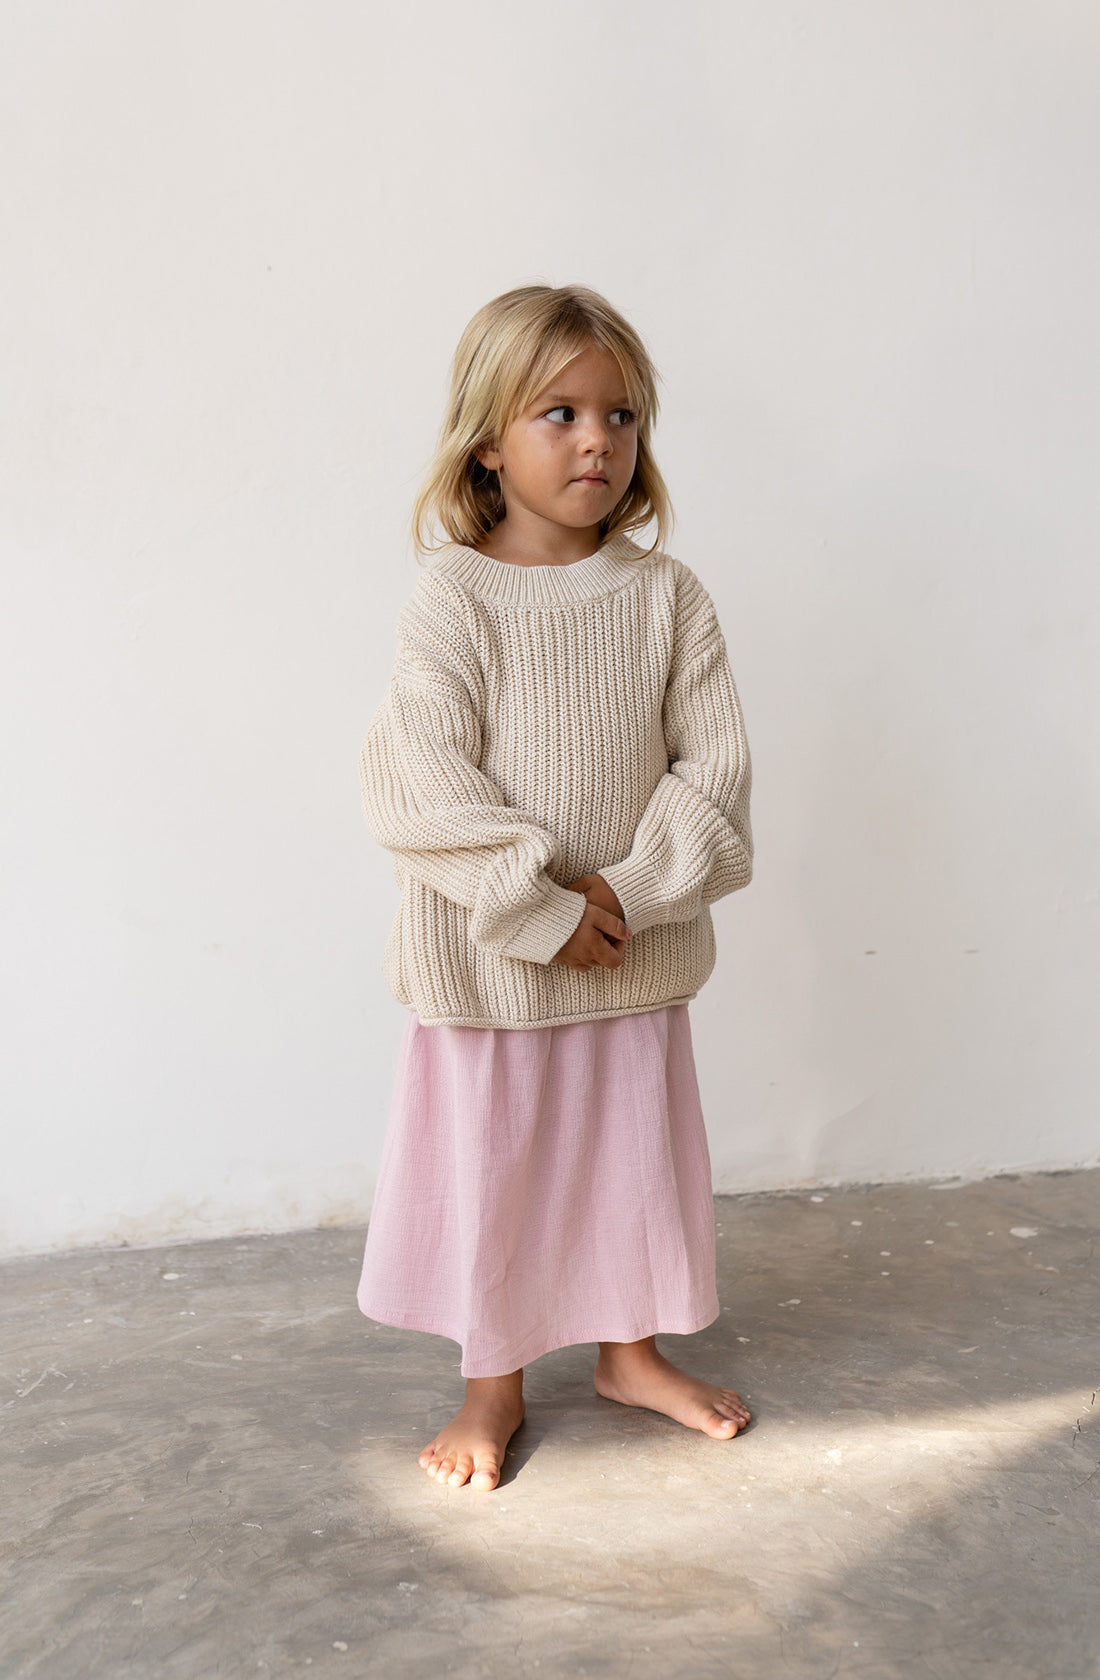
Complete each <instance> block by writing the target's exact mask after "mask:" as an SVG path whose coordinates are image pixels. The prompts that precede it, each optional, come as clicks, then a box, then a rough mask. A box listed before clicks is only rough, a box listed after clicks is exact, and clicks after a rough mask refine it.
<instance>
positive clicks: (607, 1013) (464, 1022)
mask: <svg viewBox="0 0 1100 1680" xmlns="http://www.w3.org/2000/svg"><path fill="white" fill-rule="evenodd" d="M698 996H699V992H698V990H696V991H694V992H685V993H684V994H683V996H682V997H671V998H665V999H664V1000H663V1002H661V1003H639V1004H638V1005H636V1007H635V1008H633V1009H597V1010H582V1011H581V1012H580V1013H579V1014H575V1015H548V1016H546V1017H544V1018H542V1019H540V1020H534V1021H493V1020H486V1019H485V1017H484V1016H483V1015H422V1014H421V1013H420V1011H419V1009H417V1007H416V1005H415V1004H408V1005H407V1006H406V1007H407V1008H408V1010H409V1012H410V1014H413V1015H415V1016H416V1017H417V1019H418V1020H419V1022H420V1025H421V1026H422V1027H486V1028H493V1029H499V1030H500V1031H503V1032H533V1031H535V1030H536V1029H537V1028H540V1027H568V1026H572V1025H573V1023H574V1022H576V1021H611V1020H614V1019H615V1018H616V1016H619V1015H649V1014H652V1013H653V1011H654V1010H657V1009H671V1008H672V1007H673V1005H674V1004H678V1003H690V1002H691V1001H692V999H693V998H697V997H698ZM605 1339H606V1338H605Z"/></svg>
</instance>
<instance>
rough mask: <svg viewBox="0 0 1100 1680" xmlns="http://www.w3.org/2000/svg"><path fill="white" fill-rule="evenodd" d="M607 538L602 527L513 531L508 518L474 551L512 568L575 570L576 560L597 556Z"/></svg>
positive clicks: (488, 534)
mask: <svg viewBox="0 0 1100 1680" xmlns="http://www.w3.org/2000/svg"><path fill="white" fill-rule="evenodd" d="M602 541H603V538H602V536H601V533H600V527H599V526H598V525H591V526H587V525H586V526H584V527H582V528H581V529H580V530H576V531H574V530H567V529H566V528H565V527H563V526H558V527H556V529H555V530H554V531H553V532H546V533H543V532H536V531H523V530H519V529H516V530H512V529H510V528H509V525H508V520H507V517H505V518H504V519H502V520H500V522H499V523H498V524H496V525H494V526H493V528H492V530H491V531H489V532H487V533H486V535H485V536H484V537H483V538H482V540H481V541H480V542H479V543H475V544H474V547H475V548H476V549H477V552H478V553H479V554H487V555H488V556H489V558H490V559H491V560H504V561H507V563H508V564H509V565H511V566H571V565H572V564H573V562H574V561H576V560H587V559H588V556H589V555H590V554H595V552H596V550H597V549H598V548H599V547H600V545H601V543H602Z"/></svg>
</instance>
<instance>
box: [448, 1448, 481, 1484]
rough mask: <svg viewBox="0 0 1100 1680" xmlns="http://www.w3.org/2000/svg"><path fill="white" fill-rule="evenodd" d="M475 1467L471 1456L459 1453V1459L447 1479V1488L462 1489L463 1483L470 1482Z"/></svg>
mask: <svg viewBox="0 0 1100 1680" xmlns="http://www.w3.org/2000/svg"><path fill="white" fill-rule="evenodd" d="M473 1467H474V1461H473V1459H472V1458H471V1457H470V1454H469V1453H459V1455H458V1457H457V1458H456V1459H455V1463H454V1467H453V1468H452V1470H451V1472H450V1474H449V1475H448V1476H447V1478H446V1481H447V1486H448V1487H461V1486H462V1484H463V1482H465V1481H468V1480H469V1478H470V1472H471V1470H472V1469H473Z"/></svg>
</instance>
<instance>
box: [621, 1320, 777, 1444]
mask: <svg viewBox="0 0 1100 1680" xmlns="http://www.w3.org/2000/svg"><path fill="white" fill-rule="evenodd" d="M594 1380H595V1384H596V1392H597V1393H598V1394H602V1395H603V1397H604V1399H605V1400H617V1401H618V1402H619V1404H620V1405H622V1406H646V1407H648V1409H649V1410H650V1411H651V1412H664V1414H665V1416H666V1417H670V1418H675V1420H676V1422H677V1423H684V1424H686V1425H687V1427H688V1428H689V1429H701V1430H702V1431H703V1433H704V1435H713V1436H714V1438H715V1440H719V1441H726V1440H729V1439H730V1438H731V1437H732V1436H734V1435H736V1434H737V1431H738V1430H739V1429H743V1428H744V1427H745V1425H746V1424H747V1423H748V1422H749V1421H750V1418H751V1415H752V1414H751V1413H750V1412H749V1409H748V1407H747V1406H746V1405H745V1403H744V1401H743V1400H742V1398H741V1396H740V1395H739V1394H735V1393H734V1391H733V1389H732V1388H716V1387H715V1386H714V1384H713V1383H708V1382H701V1381H700V1380H699V1378H698V1377H689V1376H688V1374H687V1372H686V1371H680V1370H678V1369H677V1368H676V1366H675V1365H670V1364H669V1362H668V1360H667V1359H665V1357H664V1356H663V1354H660V1353H658V1352H657V1344H656V1340H655V1338H654V1337H653V1336H647V1337H646V1339H645V1340H644V1341H641V1342H601V1343H600V1357H599V1359H598V1360H597V1361H596V1373H595V1378H594Z"/></svg>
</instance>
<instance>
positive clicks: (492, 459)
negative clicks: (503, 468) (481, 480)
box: [474, 443, 501, 472]
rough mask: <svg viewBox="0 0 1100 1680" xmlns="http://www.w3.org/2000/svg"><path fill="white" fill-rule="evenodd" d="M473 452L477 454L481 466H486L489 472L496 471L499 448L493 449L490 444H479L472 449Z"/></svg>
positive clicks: (498, 461) (498, 464)
mask: <svg viewBox="0 0 1100 1680" xmlns="http://www.w3.org/2000/svg"><path fill="white" fill-rule="evenodd" d="M474 454H475V455H476V456H477V459H478V460H479V461H480V462H481V464H482V466H483V467H487V468H488V469H489V471H490V472H496V470H497V468H498V467H499V466H500V464H501V461H500V450H499V449H495V448H494V447H493V445H492V444H489V443H483V444H481V445H480V446H479V447H478V448H477V449H475V450H474Z"/></svg>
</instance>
